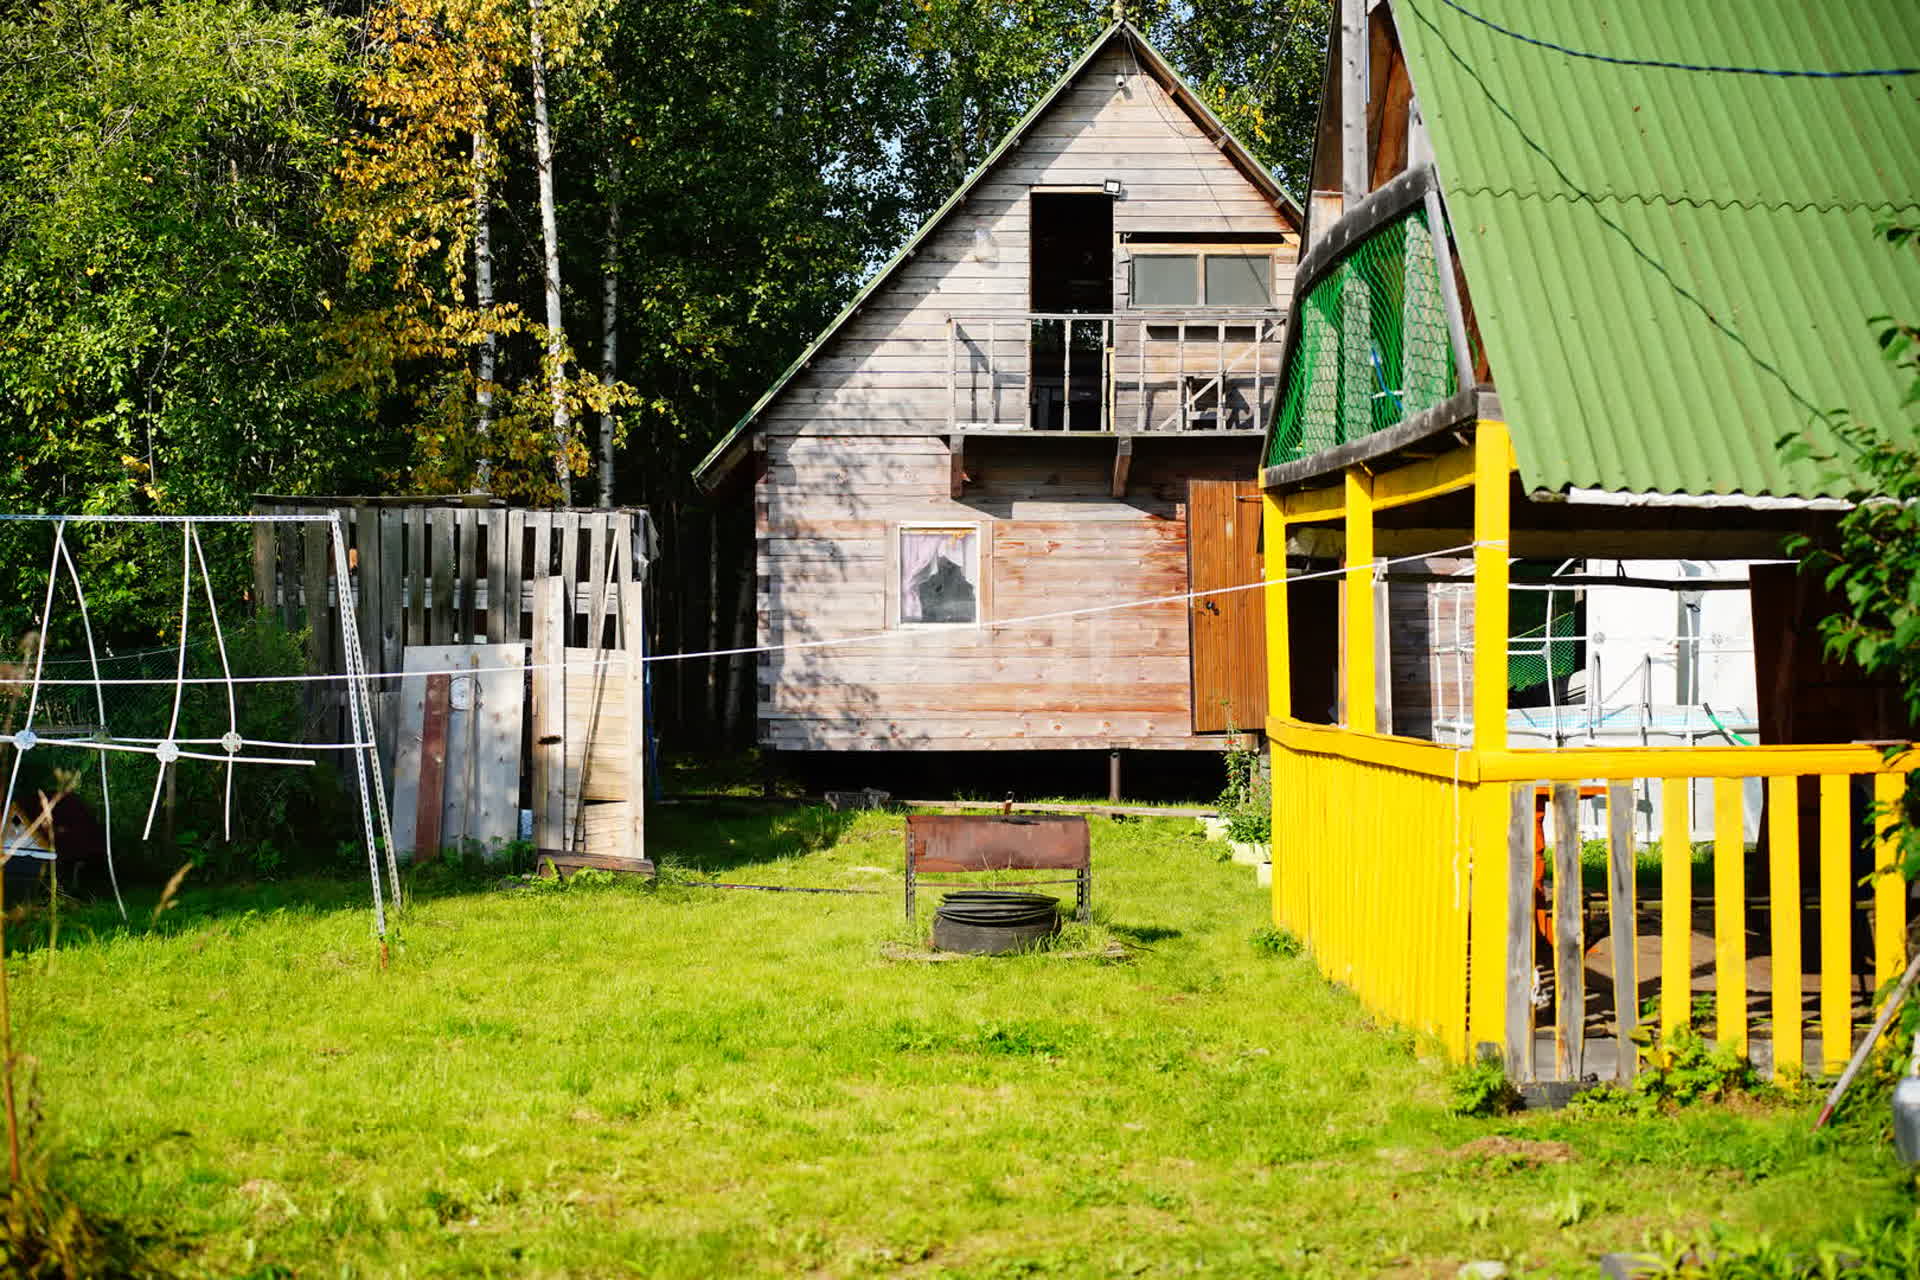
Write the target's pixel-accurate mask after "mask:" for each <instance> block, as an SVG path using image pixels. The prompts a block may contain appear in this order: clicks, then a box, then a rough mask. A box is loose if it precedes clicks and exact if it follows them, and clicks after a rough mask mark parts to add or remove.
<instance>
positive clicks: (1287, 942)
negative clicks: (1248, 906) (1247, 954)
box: [1249, 924, 1307, 959]
mask: <svg viewBox="0 0 1920 1280" xmlns="http://www.w3.org/2000/svg"><path fill="white" fill-rule="evenodd" d="M1249 941H1250V942H1252V943H1253V949H1254V950H1255V951H1257V952H1259V953H1260V954H1261V955H1263V956H1278V957H1280V958H1281V959H1291V958H1293V957H1294V956H1297V955H1300V954H1302V953H1303V952H1305V951H1306V949H1307V948H1306V944H1305V943H1303V942H1301V941H1300V939H1299V938H1297V937H1295V936H1294V935H1293V934H1291V933H1288V932H1287V931H1286V930H1285V929H1279V928H1275V927H1274V926H1273V925H1270V924H1269V925H1262V926H1261V927H1260V928H1258V929H1255V930H1254V931H1253V936H1252V938H1250V939H1249Z"/></svg>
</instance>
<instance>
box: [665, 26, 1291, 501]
mask: <svg viewBox="0 0 1920 1280" xmlns="http://www.w3.org/2000/svg"><path fill="white" fill-rule="evenodd" d="M1116 40H1125V41H1126V42H1128V45H1129V46H1130V49H1131V51H1132V53H1133V56H1134V57H1135V58H1136V59H1137V60H1138V62H1139V64H1140V68H1141V69H1142V70H1144V71H1146V72H1147V73H1148V74H1149V75H1151V76H1152V77H1153V78H1154V79H1155V80H1157V81H1159V82H1160V85H1161V87H1162V88H1164V89H1166V91H1167V92H1168V94H1169V95H1170V96H1171V97H1172V98H1173V100H1174V101H1175V102H1177V103H1178V104H1179V105H1180V106H1181V108H1182V109H1183V110H1185V111H1186V113H1187V115H1188V116H1189V117H1191V118H1192V120H1193V121H1194V123H1196V124H1198V125H1199V126H1200V129H1201V131H1202V132H1203V133H1205V134H1207V135H1208V136H1209V137H1211V138H1213V139H1214V140H1215V141H1216V142H1217V143H1218V145H1219V147H1220V150H1221V152H1222V153H1223V154H1224V155H1225V156H1226V157H1227V158H1228V159H1229V160H1231V161H1232V162H1233V164H1234V165H1235V167H1236V168H1238V169H1239V170H1240V171H1241V173H1243V174H1245V175H1246V178H1247V180H1248V181H1249V182H1251V183H1252V184H1253V185H1254V186H1255V187H1257V188H1258V189H1259V191H1260V193H1261V194H1262V195H1264V196H1265V197H1266V198H1267V199H1268V200H1270V201H1272V202H1273V203H1274V204H1276V205H1278V206H1280V207H1282V208H1284V209H1285V210H1286V211H1287V212H1288V213H1289V214H1290V215H1292V217H1293V219H1294V221H1295V223H1296V224H1304V222H1305V215H1304V214H1303V213H1302V212H1301V210H1300V205H1299V203H1298V202H1297V201H1295V200H1294V198H1293V197H1292V196H1291V195H1289V194H1288V193H1287V192H1286V190H1285V189H1283V188H1282V187H1281V186H1280V184H1279V182H1278V181H1276V180H1275V178H1274V176H1273V175H1272V174H1271V173H1269V172H1268V171H1267V167H1266V166H1265V165H1263V164H1261V163H1260V161H1259V160H1258V159H1256V158H1255V157H1254V155H1253V153H1252V152H1251V151H1248V150H1247V148H1246V146H1245V145H1244V144H1243V143H1241V141H1240V140H1239V139H1238V138H1236V137H1235V136H1234V135H1233V133H1232V132H1231V131H1230V130H1229V129H1228V128H1227V127H1226V125H1224V124H1222V123H1221V122H1220V118H1219V117H1218V116H1216V115H1214V113H1213V112H1212V111H1211V110H1210V109H1209V108H1208V107H1207V104H1206V103H1205V102H1203V101H1202V100H1201V98H1200V96H1199V95H1198V94H1197V93H1195V92H1194V91H1193V89H1192V87H1191V86H1190V85H1188V84H1187V82H1186V81H1185V80H1184V79H1183V78H1182V77H1181V75H1180V73H1179V72H1177V71H1175V70H1174V69H1173V66H1172V64H1170V63H1169V62H1168V61H1167V60H1166V58H1165V57H1164V56H1162V55H1161V53H1160V51H1159V50H1158V49H1156V48H1154V47H1153V43H1152V42H1151V41H1149V40H1148V39H1147V38H1146V36H1145V35H1143V34H1142V33H1141V32H1140V30H1139V28H1137V27H1135V26H1134V25H1133V24H1132V23H1131V22H1127V21H1125V20H1124V19H1123V20H1121V21H1118V22H1114V23H1112V24H1110V25H1109V26H1108V27H1107V29H1106V30H1105V31H1102V32H1101V33H1100V34H1099V35H1098V36H1096V37H1094V40H1093V43H1091V44H1089V45H1088V46H1087V47H1086V49H1085V50H1084V51H1083V52H1082V53H1081V54H1080V56H1079V57H1078V58H1076V59H1074V62H1073V65H1072V66H1070V67H1068V68H1067V69H1066V71H1065V72H1064V73H1063V74H1062V75H1061V77H1060V78H1059V79H1058V80H1056V81H1054V83H1053V87H1052V88H1050V89H1048V90H1047V91H1046V93H1044V94H1042V95H1041V97H1040V100H1039V101H1038V102H1036V103H1034V104H1033V106H1032V108H1030V109H1029V110H1028V111H1027V113H1026V114H1025V115H1024V116H1021V117H1020V120H1019V123H1017V124H1015V125H1014V126H1013V128H1011V129H1009V130H1008V131H1007V133H1006V135H1005V136H1004V137H1002V138H1001V139H1000V142H999V144H998V145H996V146H995V147H994V149H993V151H992V152H991V153H989V154H988V156H987V158H986V159H985V160H983V161H981V162H980V164H979V166H978V167H977V168H975V169H974V171H973V172H972V173H970V174H968V175H967V177H966V180H965V181H964V182H962V183H961V184H960V185H959V186H958V187H957V188H955V189H954V192H953V194H952V195H950V196H948V197H947V200H946V203H945V204H942V205H941V206H940V207H939V208H938V209H936V210H935V211H934V213H933V215H932V216H931V217H929V218H928V219H927V220H926V221H925V222H924V223H922V224H921V225H920V229H919V230H918V231H916V232H914V233H913V235H912V236H911V237H909V238H908V240H907V242H906V243H905V244H904V245H902V246H901V247H900V250H899V252H897V253H895V254H894V255H893V257H891V258H889V259H888V260H887V262H886V265H884V266H882V267H881V268H880V269H879V270H878V271H876V272H875V273H874V274H873V275H872V276H870V277H868V279H867V282H866V283H865V284H863V285H861V286H860V291H859V292H858V293H856V294H854V295H853V299H852V300H851V301H850V302H848V303H847V305H846V306H845V307H843V308H842V309H841V311H840V314H839V315H837V316H835V317H834V318H833V320H832V321H831V322H830V323H829V324H828V325H827V327H826V328H825V329H822V330H821V331H820V333H819V335H818V336H817V337H815V338H814V340H813V341H812V342H810V343H808V344H807V348H806V350H804V351H802V352H801V353H800V354H799V356H797V357H796V358H795V359H794V361H793V363H792V364H790V365H788V366H787V367H786V369H785V370H784V371H782V373H781V374H780V376H779V377H778V378H776V379H774V382H773V385H772V386H771V387H768V388H767V391H766V393H765V394H764V395H762V396H761V397H760V398H759V399H758V400H756V401H754V403H753V407H752V408H750V409H748V410H747V411H746V413H745V414H743V415H742V416H741V418H740V420H739V421H738V422H736V423H734V425H733V427H732V429H731V430H729V431H728V432H727V434H726V435H725V436H723V437H722V438H721V440H720V443H719V444H716V445H715V446H714V447H713V450H712V452H710V453H708V454H707V456H706V457H705V458H703V459H701V461H700V465H699V466H697V467H695V468H694V471H693V478H694V480H695V481H696V482H697V483H698V484H699V485H700V487H701V488H703V489H707V490H712V489H714V488H715V487H717V486H718V485H719V483H720V482H721V481H722V480H723V479H725V477H726V475H727V474H728V473H729V472H730V471H732V469H733V468H734V467H735V466H737V465H738V464H739V462H740V460H741V459H742V458H743V457H744V456H745V454H746V447H747V432H748V430H749V429H750V428H751V427H752V425H753V422H754V420H755V419H756V418H758V417H759V416H760V414H761V411H763V410H764V409H765V408H766V407H767V406H768V405H770V404H772V403H773V402H774V400H775V399H776V398H778V397H779V395H780V393H781V392H782V391H784V390H786V388H787V384H788V383H790V382H792V381H793V379H794V377H795V375H797V374H798V373H799V372H800V371H801V370H802V369H804V368H806V366H807V364H808V362H809V361H811V360H812V359H813V357H814V356H815V355H816V354H818V353H819V351H820V349H821V348H822V347H824V346H826V345H827V343H828V342H830V341H832V340H833V337H834V335H835V334H837V333H838V332H839V331H840V329H841V328H842V327H843V326H844V325H845V324H846V323H847V321H849V320H851V319H852V318H853V315H854V313H855V312H857V311H858V310H859V309H860V307H861V304H862V303H864V302H866V300H867V299H868V298H870V297H872V296H873V294H874V293H875V292H877V291H878V290H879V289H880V288H881V287H882V286H883V285H885V284H886V282H887V281H888V279H890V278H891V277H892V275H893V273H894V272H895V271H896V270H898V269H899V267H900V265H901V264H902V263H904V262H906V261H907V260H908V259H909V258H911V257H912V256H913V255H914V252H915V251H916V250H917V249H919V247H920V245H921V244H922V243H923V242H924V241H925V240H926V239H927V237H929V236H931V235H932V234H933V233H934V232H935V231H936V230H937V229H938V228H939V226H940V224H941V223H942V222H944V221H945V220H946V218H947V215H948V214H950V213H952V212H953V211H954V210H956V209H958V208H959V207H960V206H961V205H962V204H964V203H965V202H966V199H967V197H968V195H970V194H971V193H972V192H973V190H974V188H975V187H977V186H979V185H980V183H981V181H982V180H983V179H984V178H985V177H986V176H987V174H988V173H990V172H991V171H992V170H993V168H994V166H995V165H997V164H999V163H1000V161H1001V159H1002V158H1003V157H1004V156H1005V155H1006V154H1007V153H1008V152H1009V151H1011V150H1013V148H1014V147H1016V146H1018V145H1019V143H1020V141H1021V139H1022V138H1024V137H1025V135H1026V133H1027V130H1028V128H1029V127H1031V126H1032V125H1033V123H1034V122H1035V121H1037V120H1038V119H1040V117H1042V116H1044V115H1045V114H1046V113H1047V111H1048V110H1049V109H1050V108H1051V107H1052V106H1053V104H1054V103H1055V102H1056V101H1057V100H1058V99H1059V97H1060V95H1061V94H1063V93H1065V92H1066V91H1067V90H1068V89H1069V88H1070V87H1071V86H1072V85H1073V83H1074V81H1076V80H1078V79H1079V78H1080V75H1081V73H1082V72H1084V71H1085V70H1086V69H1087V66H1088V65H1089V64H1090V63H1092V62H1093V60H1094V59H1095V58H1097V57H1099V56H1100V54H1101V53H1103V52H1104V51H1105V50H1106V48H1107V46H1108V45H1109V44H1112V43H1113V42H1114V41H1116Z"/></svg>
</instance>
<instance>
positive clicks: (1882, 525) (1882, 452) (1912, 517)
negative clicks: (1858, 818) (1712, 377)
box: [1782, 220, 1920, 880]
mask: <svg viewBox="0 0 1920 1280" xmlns="http://www.w3.org/2000/svg"><path fill="white" fill-rule="evenodd" d="M1877 230H1878V232H1879V234H1880V236H1881V238H1883V239H1884V240H1886V242H1887V244H1888V245H1889V246H1890V247H1891V248H1892V249H1893V250H1894V251H1895V252H1896V253H1898V252H1906V251H1912V252H1917V253H1920V225H1915V224H1906V223H1900V222H1896V221H1891V220H1890V221H1886V222H1883V223H1881V224H1880V225H1879V227H1878V228H1877ZM1868 323H1869V325H1870V326H1871V327H1872V329H1873V333H1874V339H1875V341H1876V342H1877V343H1878V345H1879V347H1880V351H1881V354H1882V355H1883V356H1884V357H1885V359H1886V361H1887V363H1888V364H1889V365H1890V366H1891V368H1892V369H1893V371H1894V373H1895V376H1897V377H1899V378H1900V379H1902V380H1904V381H1905V383H1906V390H1905V392H1904V394H1903V395H1902V397H1901V401H1900V404H1901V408H1902V409H1903V410H1904V411H1905V412H1906V417H1907V421H1905V422H1904V423H1901V424H1898V425H1895V424H1892V423H1875V422H1864V421H1861V420H1860V419H1859V418H1857V417H1855V416H1853V415H1852V414H1851V413H1848V412H1846V411H1844V410H1842V411H1836V412H1834V413H1831V414H1828V415H1827V418H1826V425H1827V426H1828V427H1829V428H1830V429H1831V431H1832V433H1833V435H1834V436H1835V437H1836V438H1837V439H1838V440H1839V442H1840V444H1841V446H1842V448H1841V452H1840V453H1838V454H1825V455H1822V454H1819V453H1817V452H1816V451H1815V449H1814V447H1813V445H1812V443H1811V441H1810V439H1809V437H1808V436H1807V435H1805V434H1801V435H1796V436H1790V437H1788V438H1787V439H1786V440H1784V441H1782V448H1783V449H1784V450H1785V452H1786V453H1787V454H1788V455H1789V456H1791V457H1815V458H1817V460H1818V461H1820V462H1822V463H1824V464H1826V465H1827V466H1828V467H1829V468H1830V471H1831V474H1833V475H1835V476H1837V477H1843V478H1845V479H1847V480H1848V481H1849V482H1850V483H1851V485H1852V487H1853V488H1852V492H1851V494H1850V496H1851V497H1852V498H1853V499H1854V501H1855V504H1856V505H1855V506H1853V507H1852V508H1851V509H1850V510H1848V511H1847V512H1846V513H1845V514H1844V515H1842V516H1841V517H1840V520H1839V526H1838V539H1837V541H1836V542H1835V543H1834V544H1833V545H1831V546H1828V545H1821V544H1819V543H1816V542H1815V541H1814V540H1813V539H1811V538H1809V537H1806V536H1804V535H1796V536H1795V537H1792V538H1789V539H1788V540H1787V549H1788V550H1789V551H1790V552H1792V553H1793V554H1795V555H1799V556H1802V557H1803V558H1804V567H1805V568H1806V569H1807V570H1808V571H1809V572H1813V573H1818V574H1820V575H1821V576H1822V580H1823V581H1824V582H1825V584H1826V587H1827V589H1828V590H1829V591H1831V592H1833V593H1835V595H1836V596H1837V597H1838V599H1839V600H1840V601H1841V602H1842V607H1841V608H1840V610H1839V611H1838V612H1836V613H1834V614H1833V615H1831V616H1830V617H1828V618H1825V619H1824V620H1822V622H1821V624H1820V633H1821V635H1822V636H1824V637H1825V639H1826V648H1827V654H1828V656H1829V657H1831V658H1835V659H1838V660H1841V661H1845V662H1851V663H1853V664H1854V665H1856V666H1858V667H1859V668H1860V669H1861V670H1863V671H1865V672H1866V673H1868V674H1869V675H1875V676H1881V677H1884V678H1887V679H1889V680H1890V681H1891V682H1892V683H1893V685H1894V687H1895V688H1896V689H1897V690H1898V691H1899V694H1900V697H1901V699H1902V701H1903V703H1904V706H1905V708H1906V713H1907V719H1908V720H1909V721H1910V722H1912V723H1914V724H1920V321H1913V320H1908V319H1900V318H1896V317H1894V316H1892V315H1876V316H1873V317H1872V318H1871V319H1870V320H1869V321H1868ZM1911 787H1912V784H1911V781H1910V782H1909V792H1908V796H1907V797H1906V800H1905V803H1904V804H1902V805H1899V806H1896V807H1897V808H1898V809H1899V810H1900V811H1899V812H1894V813H1881V814H1877V815H1876V820H1877V821H1879V822H1881V823H1884V824H1886V825H1887V826H1888V827H1890V828H1892V829H1893V831H1894V838H1895V841H1896V847H1897V848H1898V850H1899V854H1898V857H1899V863H1900V865H1899V868H1898V870H1899V872H1900V873H1901V874H1902V875H1904V876H1905V877H1906V878H1907V879H1908V880H1914V879H1917V878H1920V822H1916V821H1914V819H1913V814H1914V812H1915V809H1914V804H1915V800H1914V794H1913V791H1912V789H1911Z"/></svg>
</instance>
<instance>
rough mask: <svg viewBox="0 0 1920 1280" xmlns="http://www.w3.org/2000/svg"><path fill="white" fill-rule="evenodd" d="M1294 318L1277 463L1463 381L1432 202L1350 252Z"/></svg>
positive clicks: (1382, 424) (1377, 423) (1390, 420)
mask: <svg viewBox="0 0 1920 1280" xmlns="http://www.w3.org/2000/svg"><path fill="white" fill-rule="evenodd" d="M1293 323H1294V324H1295V325H1296V326H1298V328H1299V336H1298V340H1297V343H1296V345H1295V347H1294V351H1293V359H1292V362H1291V363H1290V364H1288V366H1287V372H1286V375H1285V376H1286V384H1285V388H1284V390H1283V392H1282V394H1281V400H1280V416H1279V422H1278V427H1277V429H1276V430H1275V432H1274V436H1273V450H1272V452H1271V453H1270V454H1269V456H1268V458H1267V463H1268V465H1269V466H1276V465H1278V464H1280V463H1283V462H1292V461H1293V460H1295V459H1296V458H1304V457H1306V456H1308V455H1309V454H1313V453H1317V452H1319V451H1320V450H1322V449H1327V448H1331V447H1332V446H1334V445H1338V444H1345V443H1346V442H1347V441H1349V440H1357V439H1359V438H1360V437H1362V436H1366V435H1371V434H1372V433H1373V432H1375V431H1380V430H1383V429H1385V428H1387V427H1390V426H1392V425H1394V424H1395V423H1396V422H1399V421H1401V420H1402V419H1404V418H1407V417H1409V416H1411V415H1413V414H1416V413H1418V412H1420V411H1421V410H1422V409H1430V408H1432V407H1433V406H1434V405H1436V404H1438V403H1439V402H1440V401H1442V400H1444V399H1446V398H1447V397H1448V396H1450V395H1452V394H1453V393H1454V392H1455V391H1456V390H1458V389H1459V388H1458V382H1457V379H1456V377H1455V375H1454V365H1453V352H1452V350H1451V349H1450V347H1449V345H1448V340H1447V319H1446V311H1445V307H1444V304H1443V303H1442V301H1441V298H1440V274H1439V271H1438V270H1437V269H1436V268H1435V266H1434V260H1433V236H1432V234H1431V233H1430V232H1429V230H1428V229H1427V215H1426V211H1425V210H1424V209H1420V208H1415V209H1413V210H1410V211H1409V212H1408V213H1406V214H1405V215H1403V216H1402V217H1400V218H1399V219H1398V220H1396V221H1394V222H1392V223H1389V224H1388V225H1387V226H1385V227H1382V228H1381V229H1380V230H1378V231H1376V232H1374V233H1373V235H1371V236H1369V237H1368V238H1367V239H1365V240H1363V241H1362V242H1361V243H1360V244H1359V245H1358V246H1356V247H1355V248H1354V249H1353V250H1352V251H1351V252H1349V253H1348V254H1347V256H1346V258H1345V259H1344V260H1343V261H1342V262H1341V263H1340V265H1339V266H1337V267H1335V268H1334V269H1333V270H1332V271H1330V272H1328V273H1327V275H1326V276H1325V277H1323V278H1322V279H1321V280H1320V282H1319V283H1318V284H1316V285H1314V287H1313V290H1312V292H1310V293H1308V294H1307V297H1306V300H1305V301H1304V302H1303V303H1302V304H1301V306H1300V307H1299V308H1298V309H1297V311H1296V312H1295V314H1294V316H1293Z"/></svg>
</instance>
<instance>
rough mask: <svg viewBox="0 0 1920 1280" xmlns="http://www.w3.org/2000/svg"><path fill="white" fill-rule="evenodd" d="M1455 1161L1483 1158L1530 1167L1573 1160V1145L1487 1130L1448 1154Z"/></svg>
mask: <svg viewBox="0 0 1920 1280" xmlns="http://www.w3.org/2000/svg"><path fill="white" fill-rule="evenodd" d="M1448 1154H1449V1155H1451V1156H1452V1157H1453V1158H1454V1159H1455V1160H1487V1161H1497V1162H1499V1163H1502V1164H1513V1165H1519V1166H1521V1167H1523V1168H1527V1169H1532V1168H1535V1167H1536V1166H1539V1165H1543V1164H1565V1163H1567V1162H1568V1161H1569V1160H1571V1159H1573V1148H1572V1147H1570V1146H1568V1145H1567V1144H1566V1143H1564V1142H1535V1141H1533V1140H1532V1139H1531V1138H1509V1137H1507V1136H1506V1135H1505V1134H1499V1133H1490V1134H1488V1135H1487V1136H1486V1137H1484V1138H1475V1139H1474V1140H1473V1141H1472V1142H1469V1143H1467V1145H1465V1146H1464V1147H1456V1148H1454V1149H1453V1150H1452V1151H1451V1152H1449V1153H1448Z"/></svg>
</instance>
